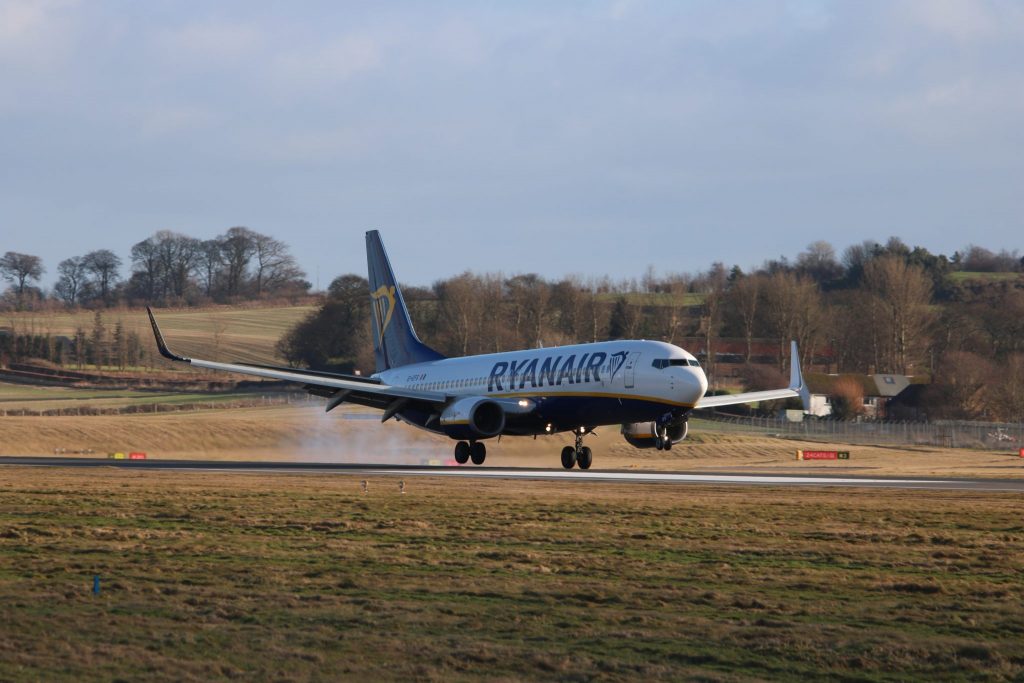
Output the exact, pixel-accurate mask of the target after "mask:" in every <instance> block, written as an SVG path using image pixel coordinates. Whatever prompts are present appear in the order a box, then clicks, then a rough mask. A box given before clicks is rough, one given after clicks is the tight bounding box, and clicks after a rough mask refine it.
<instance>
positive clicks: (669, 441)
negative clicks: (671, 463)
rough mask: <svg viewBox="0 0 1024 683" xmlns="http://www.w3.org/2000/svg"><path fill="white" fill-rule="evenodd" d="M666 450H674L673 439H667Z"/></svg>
mask: <svg viewBox="0 0 1024 683" xmlns="http://www.w3.org/2000/svg"><path fill="white" fill-rule="evenodd" d="M665 450H666V451H670V450H672V439H670V438H668V437H667V436H666V437H665Z"/></svg>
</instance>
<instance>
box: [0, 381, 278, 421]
mask: <svg viewBox="0 0 1024 683" xmlns="http://www.w3.org/2000/svg"><path fill="white" fill-rule="evenodd" d="M263 395H264V394H262V393H260V392H241V391H231V392H188V391H152V390H135V389H95V388H81V389H79V388H65V387H42V386H31V385H23V384H8V383H4V382H0V411H11V410H20V409H27V410H31V411H42V410H51V409H54V408H60V409H69V408H71V409H73V408H75V407H82V408H119V407H123V406H149V405H156V404H171V405H183V404H201V403H203V404H210V405H215V404H219V403H237V402H239V401H252V400H258V399H260V398H261V397H262V396H263ZM0 414H2V412H0Z"/></svg>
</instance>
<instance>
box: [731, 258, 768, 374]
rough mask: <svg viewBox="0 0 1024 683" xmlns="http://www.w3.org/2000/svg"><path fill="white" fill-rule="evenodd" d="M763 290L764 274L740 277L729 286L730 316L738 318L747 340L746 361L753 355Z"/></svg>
mask: <svg viewBox="0 0 1024 683" xmlns="http://www.w3.org/2000/svg"><path fill="white" fill-rule="evenodd" d="M763 290H764V276H763V275H760V274H757V275H748V276H743V277H739V278H737V279H736V280H735V281H734V282H733V283H732V287H730V288H729V294H728V297H727V301H726V303H727V306H728V308H729V314H730V316H732V317H733V318H734V319H735V320H736V326H737V328H739V329H740V330H741V331H742V333H743V340H744V341H745V342H746V352H745V353H744V361H745V362H747V363H749V362H750V357H751V356H752V355H753V346H754V331H755V330H756V329H757V322H758V315H759V313H760V310H761V299H762V297H763Z"/></svg>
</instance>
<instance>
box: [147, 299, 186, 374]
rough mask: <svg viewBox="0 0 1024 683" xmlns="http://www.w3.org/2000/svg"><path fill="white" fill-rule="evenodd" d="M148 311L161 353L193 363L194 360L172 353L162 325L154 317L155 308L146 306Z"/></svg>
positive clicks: (173, 358)
mask: <svg viewBox="0 0 1024 683" xmlns="http://www.w3.org/2000/svg"><path fill="white" fill-rule="evenodd" d="M146 313H148V314H149V323H150V324H151V325H152V326H153V336H154V337H156V348H158V349H159V350H160V355H161V356H163V357H164V358H167V359H168V360H177V361H184V362H185V363H191V362H192V361H191V360H189V359H188V358H184V357H182V356H178V355H175V354H173V353H171V350H170V349H169V348H167V343H166V342H165V341H164V335H163V334H161V333H160V326H159V325H157V324H156V318H154V317H153V309H151V308H150V307H149V306H146Z"/></svg>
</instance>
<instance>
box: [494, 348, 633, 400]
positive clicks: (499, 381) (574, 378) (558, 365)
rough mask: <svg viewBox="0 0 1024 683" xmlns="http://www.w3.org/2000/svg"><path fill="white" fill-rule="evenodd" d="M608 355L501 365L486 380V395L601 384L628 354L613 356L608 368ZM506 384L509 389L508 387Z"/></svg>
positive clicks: (557, 358)
mask: <svg viewBox="0 0 1024 683" xmlns="http://www.w3.org/2000/svg"><path fill="white" fill-rule="evenodd" d="M607 360H608V354H607V353H604V352H603V351H598V352H596V353H593V354H590V353H584V354H582V355H581V356H580V357H579V360H577V359H576V354H572V355H569V356H565V357H563V356H547V357H546V358H543V359H541V358H530V359H528V360H522V361H515V360H513V361H498V362H497V363H495V364H494V366H493V367H492V368H491V374H490V376H489V377H488V378H487V391H489V392H490V391H514V390H516V389H525V388H526V387H527V385H529V386H530V387H531V388H537V387H543V386H549V387H557V386H561V385H562V383H563V382H565V383H567V384H581V383H584V382H600V381H601V372H602V371H605V372H607V373H608V380H609V381H610V380H612V379H614V377H615V374H616V373H617V372H618V371H619V368H621V367H622V364H623V363H624V362H625V360H626V352H625V351H619V352H618V353H613V354H611V361H610V362H609V363H608V364H607V365H606V364H605V361H607ZM506 384H507V386H506Z"/></svg>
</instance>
